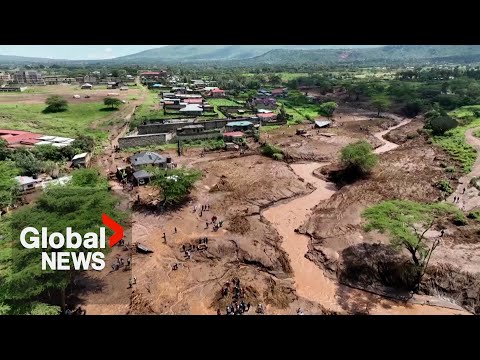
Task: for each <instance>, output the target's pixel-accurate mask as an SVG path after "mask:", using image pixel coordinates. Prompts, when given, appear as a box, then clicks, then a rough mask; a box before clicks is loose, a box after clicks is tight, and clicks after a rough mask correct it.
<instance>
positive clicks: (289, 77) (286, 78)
mask: <svg viewBox="0 0 480 360" xmlns="http://www.w3.org/2000/svg"><path fill="white" fill-rule="evenodd" d="M277 75H279V76H280V77H281V78H282V81H289V80H293V79H296V78H299V77H303V76H308V73H289V72H281V73H278V74H277Z"/></svg>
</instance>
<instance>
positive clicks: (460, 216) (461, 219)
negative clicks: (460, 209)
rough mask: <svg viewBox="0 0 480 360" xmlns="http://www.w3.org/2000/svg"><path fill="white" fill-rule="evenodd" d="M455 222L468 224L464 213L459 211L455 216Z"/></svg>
mask: <svg viewBox="0 0 480 360" xmlns="http://www.w3.org/2000/svg"><path fill="white" fill-rule="evenodd" d="M453 223H454V224H455V225H457V226H463V225H467V218H466V217H465V215H463V214H462V213H457V214H455V217H454V218H453Z"/></svg>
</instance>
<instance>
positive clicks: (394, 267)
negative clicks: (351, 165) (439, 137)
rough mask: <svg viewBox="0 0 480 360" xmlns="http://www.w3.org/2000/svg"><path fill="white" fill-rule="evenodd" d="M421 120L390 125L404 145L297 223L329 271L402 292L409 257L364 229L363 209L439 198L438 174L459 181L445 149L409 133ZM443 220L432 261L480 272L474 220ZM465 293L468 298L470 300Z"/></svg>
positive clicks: (312, 254)
mask: <svg viewBox="0 0 480 360" xmlns="http://www.w3.org/2000/svg"><path fill="white" fill-rule="evenodd" d="M421 126H422V124H421V123H420V122H417V121H414V122H412V123H410V124H408V125H405V126H404V127H402V128H399V129H397V130H393V131H392V133H391V134H390V136H388V139H392V140H394V139H400V142H403V145H402V146H400V147H399V148H397V149H395V150H393V151H391V152H388V153H385V154H382V155H381V159H380V162H379V164H378V166H377V168H376V169H375V170H374V172H373V174H372V175H371V176H370V178H368V179H364V180H359V181H357V182H355V183H353V184H351V185H347V186H344V187H342V188H341V189H340V190H339V191H338V192H337V193H335V194H334V195H333V196H332V197H331V198H330V199H328V200H326V201H323V202H321V203H320V204H318V206H317V207H316V208H315V209H314V210H313V213H312V216H311V217H310V219H309V220H308V221H307V222H306V223H305V224H304V225H303V226H302V227H301V228H300V231H301V232H302V233H306V234H308V235H310V236H311V242H310V244H309V251H308V253H307V257H308V258H309V259H310V260H312V261H314V262H315V263H316V264H317V265H319V266H320V267H322V268H323V269H325V270H326V271H327V273H328V274H329V275H330V276H331V277H335V278H338V279H339V280H340V281H341V282H343V283H347V284H350V285H354V286H359V287H361V288H366V289H370V290H371V289H373V288H374V289H375V291H376V292H379V293H385V294H391V293H392V292H394V293H396V294H397V295H398V294H401V291H400V292H399V291H398V290H399V289H400V290H401V288H402V285H405V286H404V289H406V288H408V284H407V283H406V280H405V277H406V276H407V277H408V274H407V275H406V271H405V266H404V265H405V264H407V263H408V261H409V259H408V257H406V256H405V255H406V254H398V253H397V252H392V251H391V248H390V247H389V246H388V243H389V239H388V237H387V236H386V235H383V234H379V233H377V232H371V233H365V232H364V231H363V230H362V218H361V213H362V211H363V210H364V209H365V208H367V207H368V206H370V205H372V204H375V203H377V202H379V201H382V200H388V199H408V200H413V201H419V202H433V201H438V200H441V199H443V198H444V194H442V192H441V191H440V190H439V189H438V188H437V187H436V186H435V184H436V183H437V182H438V181H439V180H442V179H448V180H449V181H450V184H451V186H452V188H455V187H456V186H457V185H458V180H457V179H458V173H455V172H454V173H447V172H446V171H445V164H447V163H448V164H449V163H452V160H451V159H450V158H449V157H448V155H446V154H445V153H444V152H443V151H441V150H440V149H437V148H435V147H432V146H431V145H430V144H429V143H428V141H427V140H426V139H425V138H423V137H422V136H414V135H413V134H418V132H417V130H418V129H419V128H420V127H421ZM337 167H338V166H337ZM335 168H336V166H335V165H331V166H329V167H325V168H324V169H322V170H321V171H320V172H317V176H320V177H326V178H329V177H331V176H332V173H333V172H335V170H336V169H335ZM441 226H442V227H444V228H445V229H446V231H445V238H444V239H443V241H442V243H441V245H440V246H439V247H438V248H437V249H436V251H435V253H434V256H433V257H432V260H431V263H432V265H440V264H450V265H455V266H457V267H458V268H459V270H458V271H459V273H460V272H462V271H467V272H468V271H471V272H475V269H476V271H477V272H478V266H477V265H476V264H478V260H479V257H478V256H479V255H480V250H479V247H478V243H479V241H480V240H479V237H478V235H476V234H478V230H479V227H478V226H479V225H478V223H477V222H475V221H473V220H472V221H469V222H468V225H466V226H461V227H459V226H456V225H454V224H453V223H452V222H451V221H445V222H444V223H442V224H441ZM434 236H438V231H432V232H431V234H428V237H429V238H432V237H434ZM407 273H408V271H407ZM462 276H463V275H458V276H457V277H458V278H462ZM436 281H442V280H441V278H439V279H437V280H436ZM469 281H473V280H469ZM464 282H465V281H464V280H461V281H460V280H459V281H457V283H458V284H459V286H458V287H455V285H452V287H450V290H449V291H453V292H455V291H457V292H458V291H460V289H461V286H463V285H464ZM393 288H395V289H393ZM425 288H426V289H427V288H428V286H427V285H425ZM432 289H433V286H430V291H425V292H426V293H429V294H433V290H432ZM468 299H470V300H466V301H467V302H468V301H471V298H468ZM459 304H463V305H464V304H465V301H463V300H461V301H460V302H459ZM472 306H473V307H475V306H476V305H472Z"/></svg>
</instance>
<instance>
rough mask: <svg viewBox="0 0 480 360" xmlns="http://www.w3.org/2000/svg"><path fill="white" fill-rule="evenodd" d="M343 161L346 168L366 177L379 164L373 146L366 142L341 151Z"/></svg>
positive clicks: (354, 144) (358, 142)
mask: <svg viewBox="0 0 480 360" xmlns="http://www.w3.org/2000/svg"><path fill="white" fill-rule="evenodd" d="M340 158H341V161H342V164H343V166H345V168H346V169H347V170H348V171H350V172H352V173H353V174H355V175H365V174H368V173H370V172H371V171H372V169H373V168H374V167H375V165H376V164H377V162H378V156H377V154H375V153H374V152H373V148H372V145H370V144H369V143H368V142H367V141H365V140H360V141H357V142H355V143H353V144H348V145H347V146H345V147H344V148H343V149H342V150H341V157H340Z"/></svg>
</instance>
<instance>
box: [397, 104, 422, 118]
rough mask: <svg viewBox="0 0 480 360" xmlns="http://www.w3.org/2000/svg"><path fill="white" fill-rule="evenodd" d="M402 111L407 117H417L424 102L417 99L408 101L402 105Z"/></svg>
mask: <svg viewBox="0 0 480 360" xmlns="http://www.w3.org/2000/svg"><path fill="white" fill-rule="evenodd" d="M401 112H402V114H403V115H405V116H407V117H415V116H417V115H418V114H420V113H421V112H422V104H421V103H420V102H419V101H417V100H415V101H412V102H408V103H406V104H405V105H404V106H403V107H402V109H401Z"/></svg>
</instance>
